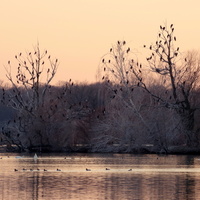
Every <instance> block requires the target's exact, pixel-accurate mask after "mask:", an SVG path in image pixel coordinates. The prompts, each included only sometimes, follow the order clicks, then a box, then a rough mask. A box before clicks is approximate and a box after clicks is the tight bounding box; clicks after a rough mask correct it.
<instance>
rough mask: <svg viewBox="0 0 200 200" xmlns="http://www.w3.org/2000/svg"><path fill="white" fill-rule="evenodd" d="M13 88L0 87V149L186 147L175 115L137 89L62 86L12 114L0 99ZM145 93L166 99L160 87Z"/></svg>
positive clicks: (105, 84) (106, 85)
mask: <svg viewBox="0 0 200 200" xmlns="http://www.w3.org/2000/svg"><path fill="white" fill-rule="evenodd" d="M14 90H15V89H14V88H7V89H3V88H2V89H1V99H2V101H1V145H6V146H5V148H6V149H7V150H8V151H67V152H71V151H87V152H168V151H170V148H171V147H173V146H186V145H187V134H186V133H185V130H184V127H183V124H182V122H181V118H180V117H179V116H178V114H177V112H176V111H175V110H173V109H168V108H165V107H163V106H161V104H160V103H159V102H158V101H156V100H155V99H154V98H153V97H152V96H151V95H150V94H148V93H147V92H146V91H145V90H144V89H142V88H139V87H137V88H134V89H133V88H132V87H128V88H127V87H123V86H121V85H113V84H112V83H108V82H107V81H105V82H103V83H95V84H89V85H88V84H78V85H75V84H72V83H69V82H68V83H66V85H63V86H60V87H53V86H51V87H50V88H49V90H48V94H47V98H46V100H45V103H44V104H43V105H40V106H39V107H38V108H37V110H34V108H33V106H32V105H31V102H29V99H28V98H27V99H26V100H25V101H27V105H28V106H27V108H23V109H22V110H15V109H14V108H15V106H16V105H12V104H14V103H13V102H12V101H10V99H9V98H8V99H6V97H4V96H5V95H3V93H6V94H8V95H10V94H13V92H14ZM151 90H154V91H155V92H156V94H158V95H159V94H165V95H166V96H167V95H168V94H166V89H165V88H164V87H162V86H158V85H155V86H153V88H151ZM41 91H42V87H41ZM27 92H29V93H31V89H30V91H29V90H28V91H27V90H23V89H21V90H20V93H21V96H22V97H24V98H26V94H27ZM168 93H171V92H170V91H168ZM193 96H194V98H193V101H194V103H197V102H198V103H199V101H200V100H199V99H200V98H199V97H200V91H195V94H193ZM131 102H133V104H132V103H131ZM5 105H10V108H8V107H7V106H5ZM133 105H134V107H133ZM199 115H200V112H199V111H198V112H196V114H195V118H194V131H195V132H196V134H197V136H198V137H197V138H198V141H196V142H199V139H200V138H199V128H200V124H199ZM194 145H196V144H194Z"/></svg>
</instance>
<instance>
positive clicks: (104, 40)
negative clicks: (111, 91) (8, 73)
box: [0, 0, 200, 84]
mask: <svg viewBox="0 0 200 200" xmlns="http://www.w3.org/2000/svg"><path fill="white" fill-rule="evenodd" d="M165 23H168V24H169V25H170V24H171V23H173V24H174V27H175V35H176V37H177V44H178V45H179V47H180V51H186V50H192V49H197V50H199V49H200V39H199V38H200V1H199V0H190V1H188V0H137V1H136V0H123V1H122V0H73V1H72V0H70V1H69V0H57V1H56V0H34V1H28V0H1V5H0V26H1V28H0V30H1V32H0V35H1V37H0V72H1V73H0V79H1V80H6V79H5V70H4V66H5V65H6V64H7V61H8V60H11V62H12V60H13V61H14V56H15V54H17V53H19V52H26V51H30V50H32V48H33V46H35V45H36V44H37V42H38V41H39V43H40V48H41V49H47V50H48V52H50V53H51V55H52V56H53V57H56V58H58V59H59V61H60V65H59V68H58V72H57V75H56V77H55V80H54V84H56V83H58V82H59V81H68V80H69V79H70V78H72V79H73V80H74V81H78V82H83V81H87V82H89V83H90V82H94V81H96V73H97V68H98V65H99V62H100V60H101V57H102V56H103V55H104V54H105V53H107V52H108V50H109V48H110V47H111V45H112V44H114V43H115V42H116V41H117V40H126V41H127V43H128V45H129V46H130V47H131V49H137V50H138V51H139V52H141V53H142V51H143V49H142V47H143V44H151V43H152V42H155V39H156V36H157V33H158V30H159V26H160V25H164V24H165ZM12 67H13V68H14V67H16V66H14V65H13V66H12Z"/></svg>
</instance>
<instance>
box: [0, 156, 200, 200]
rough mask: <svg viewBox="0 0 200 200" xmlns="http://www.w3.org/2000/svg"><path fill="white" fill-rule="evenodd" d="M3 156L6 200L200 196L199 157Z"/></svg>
mask: <svg viewBox="0 0 200 200" xmlns="http://www.w3.org/2000/svg"><path fill="white" fill-rule="evenodd" d="M0 156H2V159H1V160H0V166H1V167H0V195H1V196H0V198H1V199H5V200H7V199H13V200H17V199H20V200H29V199H30V200H41V199H44V200H46V199H48V200H49V199H52V200H54V199H56V200H59V199H68V200H72V199H73V200H79V199H80V200H82V199H84V200H95V199H97V200H101V199H102V200H103V199H114V200H122V199H123V200H129V199H130V200H136V199H137V200H140V199H144V200H148V199H154V200H156V199H165V200H168V199H169V200H172V199H176V200H177V199H181V200H190V199H198V198H200V171H199V168H200V160H199V159H198V157H196V156H159V157H158V156H156V155H125V154H114V155H112V154H105V155H102V154H75V155H72V154H70V155H61V154H59V155H53V156H52V155H51V156H49V155H40V156H39V159H37V162H36V161H35V160H34V159H33V157H32V155H31V156H30V155H25V156H24V157H23V158H21V159H17V158H16V156H15V155H12V156H10V157H9V158H8V157H7V156H5V155H0ZM86 167H88V168H90V169H91V171H86V170H85V169H86ZM106 167H108V168H110V170H105V169H106ZM15 168H16V169H18V171H17V172H15V171H14V169H15ZM23 168H26V169H27V170H26V171H25V170H23ZM57 168H59V169H61V171H57ZM130 168H131V169H133V170H132V171H128V169H130ZM30 169H33V171H30ZM38 169H40V171H38ZM44 169H47V171H44ZM188 170H189V171H188Z"/></svg>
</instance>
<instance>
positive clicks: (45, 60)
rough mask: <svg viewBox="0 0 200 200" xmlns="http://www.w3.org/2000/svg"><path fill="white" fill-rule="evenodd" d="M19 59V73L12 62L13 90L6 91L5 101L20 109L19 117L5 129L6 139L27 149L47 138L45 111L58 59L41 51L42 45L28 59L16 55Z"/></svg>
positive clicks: (9, 67)
mask: <svg viewBox="0 0 200 200" xmlns="http://www.w3.org/2000/svg"><path fill="white" fill-rule="evenodd" d="M15 59H16V60H17V66H16V68H17V74H16V75H13V74H12V67H11V65H12V64H11V61H8V66H7V67H6V70H7V74H6V76H7V78H8V80H9V81H10V83H11V86H12V87H11V89H9V90H8V89H7V90H5V89H3V97H2V101H3V102H4V103H5V104H6V105H7V106H9V107H12V108H13V109H15V110H17V117H16V118H15V119H14V120H12V121H10V122H9V124H7V125H6V128H4V131H3V133H4V138H7V141H10V143H14V144H16V145H21V146H22V147H23V148H24V147H27V146H29V147H30V146H32V145H34V144H36V143H37V142H38V139H37V138H39V141H40V142H39V143H40V145H42V144H43V139H44V138H45V136H44V135H43V131H42V129H45V128H44V127H45V122H46V121H45V120H46V119H48V117H47V115H48V113H47V110H46V111H45V112H44V108H45V107H46V105H45V104H48V105H49V101H50V96H51V91H50V90H51V85H50V83H51V81H52V79H53V78H54V76H55V74H56V71H57V67H58V60H57V59H52V58H51V56H50V55H48V54H47V51H44V52H41V50H40V48H39V45H37V46H36V47H35V49H34V51H33V52H28V53H26V54H25V55H24V56H23V54H22V53H19V54H18V55H15ZM44 115H46V117H45V116H44ZM42 127H43V128H42ZM8 133H9V134H8ZM11 133H12V134H11Z"/></svg>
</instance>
